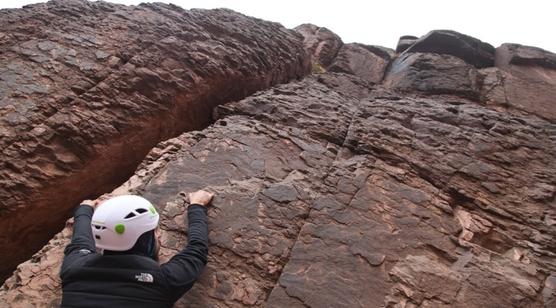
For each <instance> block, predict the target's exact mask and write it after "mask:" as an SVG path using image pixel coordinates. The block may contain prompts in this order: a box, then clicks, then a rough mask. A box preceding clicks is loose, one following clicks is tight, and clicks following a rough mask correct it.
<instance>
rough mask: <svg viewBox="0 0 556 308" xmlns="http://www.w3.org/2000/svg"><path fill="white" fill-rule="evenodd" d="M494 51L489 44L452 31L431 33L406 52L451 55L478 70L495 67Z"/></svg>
mask: <svg viewBox="0 0 556 308" xmlns="http://www.w3.org/2000/svg"><path fill="white" fill-rule="evenodd" d="M494 51H495V49H494V47H492V45H490V44H488V43H484V42H482V41H480V40H478V39H476V38H473V37H471V36H468V35H465V34H461V33H459V32H456V31H451V30H434V31H431V32H429V33H427V34H426V35H424V36H422V37H421V38H419V39H418V40H417V41H415V42H414V43H413V45H411V46H410V47H408V48H407V49H406V50H405V52H406V53H414V52H430V53H437V54H446V55H451V56H454V57H458V58H460V59H462V60H464V61H465V62H467V63H468V64H471V65H473V66H475V67H477V68H483V67H490V66H494Z"/></svg>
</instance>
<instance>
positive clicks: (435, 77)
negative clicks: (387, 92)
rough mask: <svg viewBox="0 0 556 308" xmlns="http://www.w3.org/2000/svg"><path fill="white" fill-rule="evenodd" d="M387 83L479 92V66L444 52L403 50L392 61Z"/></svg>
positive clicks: (433, 91)
mask: <svg viewBox="0 0 556 308" xmlns="http://www.w3.org/2000/svg"><path fill="white" fill-rule="evenodd" d="M384 85H386V86H387V87H391V88H393V89H398V90H404V91H420V92H424V93H427V94H452V95H458V96H461V97H467V98H472V99H474V98H477V97H478V96H479V86H478V84H477V70H476V69H475V68H474V67H473V66H471V65H469V64H467V63H465V62H464V61H463V60H461V59H459V58H456V57H453V56H450V55H445V54H434V53H403V54H402V55H401V56H399V57H398V58H396V59H395V60H394V61H393V62H392V64H391V65H390V67H389V69H388V71H387V72H386V76H385V78H384Z"/></svg>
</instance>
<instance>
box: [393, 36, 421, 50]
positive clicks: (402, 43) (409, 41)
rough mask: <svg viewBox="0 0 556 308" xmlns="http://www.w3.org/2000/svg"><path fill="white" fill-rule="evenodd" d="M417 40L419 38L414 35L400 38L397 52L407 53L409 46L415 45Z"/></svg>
mask: <svg viewBox="0 0 556 308" xmlns="http://www.w3.org/2000/svg"><path fill="white" fill-rule="evenodd" d="M417 39H418V37H416V36H413V35H404V36H400V39H399V40H398V45H397V46H396V52H397V53H401V52H403V51H405V50H406V49H407V48H409V46H411V45H413V43H415V41H417Z"/></svg>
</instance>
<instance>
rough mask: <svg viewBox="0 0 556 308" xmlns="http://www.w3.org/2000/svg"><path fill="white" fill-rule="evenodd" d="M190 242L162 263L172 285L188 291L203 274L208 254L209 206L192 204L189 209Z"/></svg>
mask: <svg viewBox="0 0 556 308" xmlns="http://www.w3.org/2000/svg"><path fill="white" fill-rule="evenodd" d="M187 215H188V216H187V219H188V221H189V231H188V242H187V246H186V247H185V249H183V250H182V251H180V252H179V253H178V254H177V255H175V256H173V257H172V259H170V261H168V262H167V263H164V264H162V265H161V270H162V273H163V274H164V275H165V276H166V279H167V281H168V283H169V284H170V286H172V287H174V288H178V289H182V291H187V290H188V289H189V288H191V286H192V285H193V283H194V282H195V281H196V280H197V278H198V277H199V276H200V275H201V272H202V270H203V268H204V267H205V264H206V263H207V255H208V225H207V208H206V207H205V206H202V205H199V204H192V205H190V206H189V208H188V209H187Z"/></svg>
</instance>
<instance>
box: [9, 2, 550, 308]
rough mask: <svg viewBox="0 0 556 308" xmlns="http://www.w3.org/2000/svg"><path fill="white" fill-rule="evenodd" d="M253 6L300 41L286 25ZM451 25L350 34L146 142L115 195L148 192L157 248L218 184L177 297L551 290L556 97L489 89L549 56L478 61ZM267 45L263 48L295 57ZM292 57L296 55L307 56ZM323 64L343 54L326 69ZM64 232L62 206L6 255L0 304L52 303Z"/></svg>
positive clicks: (334, 297) (463, 298)
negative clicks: (197, 119)
mask: <svg viewBox="0 0 556 308" xmlns="http://www.w3.org/2000/svg"><path fill="white" fill-rule="evenodd" d="M99 5H106V4H99ZM139 8H141V10H140V11H141V12H142V10H143V9H145V10H155V11H158V10H162V8H167V7H166V6H164V5H159V4H157V5H153V6H148V7H142V6H140V7H139ZM217 12H218V14H231V15H233V16H239V17H237V18H240V19H241V20H245V17H242V16H241V15H239V14H235V13H233V12H230V11H217ZM195 13H196V14H201V12H195ZM202 13H204V14H214V13H215V12H202ZM137 14H144V13H137ZM180 14H192V13H191V12H187V11H180ZM132 15H133V14H132ZM219 16H220V15H219ZM226 16H227V15H226ZM219 18H224V17H222V16H221V17H219ZM247 20H250V19H247ZM256 23H263V24H265V25H267V26H268V27H270V28H269V29H266V30H264V31H278V30H276V29H280V30H279V31H281V32H280V33H284V36H285V38H289V39H291V43H292V45H294V46H295V44H294V43H295V42H296V38H297V36H295V35H293V34H291V33H290V32H288V31H287V30H284V29H281V28H275V27H277V26H276V25H273V24H266V23H264V22H261V21H257V22H256ZM259 26H260V25H259ZM305 27H306V26H305ZM208 28H211V27H208ZM317 28H318V27H317ZM211 29H212V28H211ZM238 31H239V30H238ZM261 31H262V32H261V33H258V34H257V35H261V36H264V37H268V36H270V37H272V36H274V34H266V32H264V31H263V30H261ZM298 31H299V28H298ZM233 33H235V32H229V33H228V34H226V35H225V36H233V35H232V34H233ZM450 33H451V32H450ZM257 35H255V36H257ZM290 36H291V37H290ZM329 37H330V35H327V36H326V37H321V38H318V37H316V38H315V40H316V41H315V42H314V44H305V48H307V52H308V53H309V54H312V55H313V56H315V54H318V55H320V54H319V53H315V49H313V47H312V46H325V43H324V42H329V41H327V40H329ZM430 37H431V36H430V35H429V39H430ZM433 37H434V36H433ZM453 37H455V39H456V40H461V41H457V42H455V43H454V44H453V46H464V47H461V48H463V49H464V50H459V51H458V50H456V49H452V51H450V53H449V52H437V51H432V50H440V49H442V48H445V47H446V46H445V45H442V44H444V43H443V42H446V40H444V38H442V39H441V40H440V41H439V42H440V45H442V46H443V47H438V48H436V47H434V46H433V45H434V40H433V41H428V42H427V44H429V45H430V46H432V47H431V48H432V49H431V51H426V50H421V51H415V50H414V51H411V48H412V47H411V46H410V47H409V48H408V49H407V50H406V51H404V52H402V53H397V54H394V53H393V52H391V51H388V50H387V49H382V48H378V47H367V48H364V47H363V46H364V45H360V44H346V45H344V46H343V47H341V48H340V47H338V50H339V51H338V53H337V56H336V55H335V56H333V57H332V59H331V60H330V65H329V66H328V69H329V72H327V73H322V74H312V75H310V76H307V77H305V78H304V79H302V80H298V81H294V82H290V83H287V84H282V85H279V86H274V87H272V88H269V89H266V90H264V91H260V92H257V93H255V94H254V95H251V96H249V97H247V98H245V99H242V100H237V101H234V102H230V103H228V104H224V105H219V106H217V107H216V108H215V109H214V112H213V116H214V123H213V124H212V125H210V126H208V127H207V128H204V129H202V130H199V131H190V132H185V133H183V134H181V135H179V136H178V137H175V138H171V139H168V140H166V141H163V142H160V143H158V144H157V145H156V146H154V148H153V149H152V150H151V151H150V153H149V154H148V155H147V157H146V158H145V159H144V160H143V162H142V163H141V164H140V166H139V167H138V168H137V169H136V171H135V173H134V175H133V176H131V177H130V178H129V179H128V180H127V181H126V182H125V183H123V184H122V185H120V186H119V187H118V188H116V189H115V190H114V191H113V194H123V193H133V194H139V195H142V196H144V197H146V198H147V199H149V200H151V201H152V202H153V203H154V204H156V205H157V207H158V208H159V210H160V212H161V213H162V214H161V215H162V220H161V229H162V246H163V248H162V251H161V253H162V258H161V259H162V261H164V260H167V259H168V258H169V257H170V256H171V255H172V254H174V253H175V252H176V251H178V250H179V249H180V248H182V247H183V246H184V243H185V241H186V238H187V233H186V230H185V226H186V225H187V223H186V221H184V220H185V215H184V214H185V213H184V211H185V201H184V196H185V192H188V191H191V190H195V189H199V188H207V189H209V190H213V191H214V192H216V198H215V199H214V202H213V206H212V207H211V208H210V209H209V231H210V232H209V233H210V234H209V237H210V254H209V263H208V265H207V268H206V269H205V271H204V273H203V275H202V276H201V279H200V280H199V281H198V283H197V284H196V285H195V286H194V288H193V289H192V290H191V291H190V292H189V293H187V294H186V295H185V296H184V297H183V298H182V299H181V300H180V301H179V302H178V304H177V305H176V307H244V306H254V307H408V308H409V307H481V306H482V307H553V306H554V305H556V254H555V252H554V251H556V202H555V197H556V182H555V180H554V179H556V152H555V151H554V149H555V148H556V124H555V120H554V118H550V117H549V116H546V114H550V113H551V112H554V108H555V107H554V105H546V104H544V103H543V100H542V99H544V98H546V96H544V95H545V94H543V93H538V94H537V95H538V96H536V97H534V98H533V99H531V100H529V101H528V102H527V103H524V102H522V101H520V98H519V97H517V96H515V97H514V102H515V104H514V105H511V104H501V103H497V101H496V100H497V99H499V98H500V97H501V95H505V94H504V93H510V92H509V91H516V92H519V90H520V88H519V87H521V86H523V85H524V84H523V83H518V82H514V83H508V80H511V78H515V79H516V80H520V81H522V80H528V81H530V80H534V78H538V76H539V75H538V74H536V73H535V72H539V65H538V63H544V61H545V60H535V62H534V63H531V62H527V63H526V64H512V63H510V62H511V61H508V62H507V63H506V62H504V63H505V64H497V65H500V66H499V67H487V68H478V67H482V66H481V65H477V63H469V59H467V60H466V59H465V58H466V57H467V56H466V55H468V54H469V53H473V52H477V53H479V54H480V52H478V51H472V50H471V51H470V49H466V48H467V47H465V46H470V43H469V42H475V39H473V38H470V37H468V36H463V35H454V36H453ZM223 39H224V38H223ZM450 39H452V38H450ZM420 40H425V39H423V38H421V39H420ZM299 41H300V40H299ZM418 41H419V40H418ZM425 41H426V40H425ZM306 42H307V37H305V43H306ZM243 44H249V42H248V41H246V42H241V44H240V43H238V45H237V48H238V50H244V48H247V47H245V45H243ZM259 44H261V43H259ZM268 44H271V43H268ZM415 44H417V42H416V43H415ZM246 46H250V45H246ZM450 46H452V45H450ZM475 47H477V46H475ZM483 47H484V46H483ZM451 48H455V47H451ZM479 48H482V47H480V46H479ZM294 50H295V49H294ZM342 50H343V51H342ZM381 50H382V51H383V52H385V53H386V54H388V57H383V56H381V55H384V54H383V53H381ZM233 52H236V51H235V49H234V51H233ZM274 52H276V50H264V51H263V53H262V54H259V55H258V56H260V57H261V59H266V58H267V57H270V58H271V59H275V60H274V61H275V62H276V63H282V62H281V61H287V59H299V58H297V57H298V56H299V55H298V54H297V53H296V52H294V53H293V54H288V53H287V52H286V51H285V50H284V54H274ZM267 53H268V55H267ZM294 55H295V56H294ZM228 56H230V57H231V56H234V54H230V55H228ZM188 57H190V56H185V55H184V56H183V58H179V59H178V60H176V61H177V62H178V63H182V62H180V61H183V62H187V61H189V60H188V59H189V58H188ZM215 57H216V59H220V58H218V57H217V56H215ZM273 57H276V58H273ZM377 57H378V58H380V59H382V61H383V62H380V63H382V64H384V65H377V60H378V59H377ZM535 57H537V58H538V57H546V58H547V59H550V57H551V54H550V53H548V52H547V53H545V54H542V55H539V54H535ZM209 59H210V61H216V60H214V58H211V57H209ZM313 59H314V58H313ZM492 59H494V54H492ZM238 61H239V60H238ZM261 61H263V60H261ZM292 61H293V60H292ZM539 61H540V62H539ZM546 61H549V60H546ZM263 62H264V61H263ZM292 63H297V64H296V65H294V66H293V67H295V68H297V69H301V68H304V66H303V65H302V63H304V61H303V59H299V60H297V62H295V61H294V62H292ZM352 63H366V64H365V65H367V66H366V67H368V69H361V70H358V69H359V67H358V66H357V65H355V66H353V65H348V64H352ZM499 63H502V62H499ZM508 63H509V64H508ZM183 65H185V64H183ZM335 65H337V67H342V68H350V67H351V69H346V70H345V71H342V72H341V73H337V72H331V70H332V68H333V67H335ZM491 65H494V62H492V63H491ZM514 66H518V67H514ZM368 70H371V72H369V71H368ZM542 70H544V71H543V72H545V73H546V74H544V75H543V76H551V75H549V74H551V72H552V69H551V68H548V67H546V66H542ZM301 71H303V70H301ZM382 74H384V75H385V76H384V78H382V77H381V78H380V79H379V78H378V77H377V78H376V79H373V78H374V77H373V78H371V77H369V76H382ZM496 76H502V77H503V79H502V78H501V79H495V78H494V77H496ZM489 78H490V79H489ZM546 78H547V79H546V82H547V83H550V82H554V80H553V79H550V78H549V77H546ZM382 79H383V80H382ZM497 80H502V81H503V83H502V84H498V83H496V81H497ZM120 82H121V84H122V85H123V84H125V81H124V80H121V81H120ZM128 82H129V81H128ZM238 82H239V81H238ZM489 82H490V84H491V85H492V87H489V88H488V89H489V90H488V91H486V90H485V89H486V87H487V85H488V84H489ZM197 86H199V85H197ZM514 87H515V88H514ZM162 88H163V89H169V88H170V87H168V88H164V87H162ZM531 91H532V90H531ZM126 93H127V92H126ZM131 93H133V92H131ZM122 95H123V94H122ZM128 95H129V93H128ZM86 102H88V101H86ZM518 103H520V104H527V106H529V107H527V108H526V107H523V108H522V107H520V108H518V107H517V105H516V104H518ZM205 104H208V102H207V101H205ZM139 105H140V106H143V105H142V104H139ZM215 105H216V104H210V105H208V106H209V107H206V108H209V109H212V107H214V106H215ZM203 106H204V105H203ZM82 109H83V110H89V109H92V110H95V109H93V108H85V107H83V108H82ZM122 109H123V110H126V109H125V108H122ZM83 123H90V122H83ZM85 128H86V126H85ZM83 129H84V128H83ZM76 131H78V130H77V128H76ZM84 131H85V132H87V131H88V130H86V129H84ZM112 144H113V141H111V140H107V141H106V144H104V145H103V146H101V145H99V146H97V147H98V148H99V150H100V149H103V148H109V147H110V146H111V145H112ZM120 163H122V162H120ZM34 219H38V218H34ZM70 235H71V220H70V221H68V223H67V225H66V228H65V229H64V230H63V231H62V232H60V233H58V234H57V235H56V236H55V237H54V238H53V239H52V240H51V241H50V242H49V243H48V244H47V245H46V246H44V247H43V248H42V249H41V250H40V251H39V252H37V253H36V254H35V255H33V257H32V258H31V259H30V260H28V261H26V262H24V263H22V264H20V265H19V266H18V268H17V270H16V271H15V272H14V274H13V275H12V276H11V277H10V278H9V279H8V280H6V282H5V284H4V285H3V286H2V288H1V289H0V306H8V305H10V306H13V307H18V306H20V307H27V306H38V307H48V306H57V305H58V304H59V302H60V296H61V293H60V292H61V291H60V281H59V278H58V269H59V266H60V264H61V260H62V252H63V248H64V246H65V245H66V244H67V243H68V241H69V238H70Z"/></svg>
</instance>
